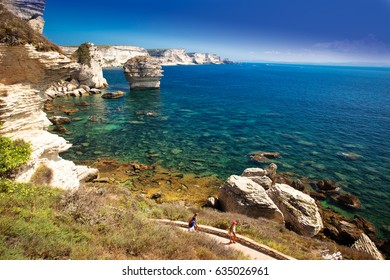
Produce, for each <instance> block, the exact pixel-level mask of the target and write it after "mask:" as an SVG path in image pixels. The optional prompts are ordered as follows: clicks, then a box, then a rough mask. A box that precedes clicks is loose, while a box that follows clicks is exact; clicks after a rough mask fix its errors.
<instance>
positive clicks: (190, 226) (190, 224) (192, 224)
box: [188, 213, 198, 231]
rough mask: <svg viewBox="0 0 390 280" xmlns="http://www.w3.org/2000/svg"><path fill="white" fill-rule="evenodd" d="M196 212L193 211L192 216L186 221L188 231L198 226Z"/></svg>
mask: <svg viewBox="0 0 390 280" xmlns="http://www.w3.org/2000/svg"><path fill="white" fill-rule="evenodd" d="M197 221H198V213H195V214H194V216H193V217H192V218H191V219H190V220H189V222H188V231H195V230H197V228H198V224H197Z"/></svg>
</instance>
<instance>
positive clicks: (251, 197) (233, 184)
mask: <svg viewBox="0 0 390 280" xmlns="http://www.w3.org/2000/svg"><path fill="white" fill-rule="evenodd" d="M218 198H219V202H220V206H221V209H222V210H224V211H228V212H235V213H240V214H244V215H247V216H249V217H254V218H259V217H262V218H267V219H273V220H276V221H278V222H280V223H283V222H284V218H283V214H282V212H280V210H279V209H278V207H277V206H276V205H275V204H274V203H273V202H272V200H271V199H270V198H269V197H268V195H267V193H266V191H265V190H264V188H263V187H261V186H260V185H259V184H257V183H255V182H254V181H252V180H251V179H249V178H246V177H241V176H236V175H232V176H230V177H229V179H228V180H227V181H226V182H225V184H224V185H223V186H222V187H221V188H220V189H219V195H218Z"/></svg>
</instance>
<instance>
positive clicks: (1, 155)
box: [0, 136, 31, 177]
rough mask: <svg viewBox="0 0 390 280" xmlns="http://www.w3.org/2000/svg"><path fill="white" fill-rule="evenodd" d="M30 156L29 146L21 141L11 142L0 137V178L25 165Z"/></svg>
mask: <svg viewBox="0 0 390 280" xmlns="http://www.w3.org/2000/svg"><path fill="white" fill-rule="evenodd" d="M30 154H31V148H30V145H29V144H28V143H26V142H24V141H23V140H16V141H13V140H11V139H10V138H8V137H2V136H0V177H3V176H6V175H8V174H9V173H10V172H12V171H13V170H14V169H16V168H18V167H19V166H21V165H22V164H24V163H26V162H27V161H28V160H29V158H30Z"/></svg>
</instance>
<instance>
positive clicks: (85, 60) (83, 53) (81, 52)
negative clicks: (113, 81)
mask: <svg viewBox="0 0 390 280" xmlns="http://www.w3.org/2000/svg"><path fill="white" fill-rule="evenodd" d="M89 46H90V44H89V43H84V44H82V45H80V46H79V48H78V49H77V50H76V51H75V52H74V53H73V54H72V56H73V57H74V58H75V59H77V62H78V63H80V64H85V65H88V66H91V54H90V52H89Z"/></svg>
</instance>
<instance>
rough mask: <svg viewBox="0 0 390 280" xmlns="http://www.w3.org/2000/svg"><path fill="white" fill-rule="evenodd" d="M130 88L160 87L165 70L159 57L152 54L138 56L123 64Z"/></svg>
mask: <svg viewBox="0 0 390 280" xmlns="http://www.w3.org/2000/svg"><path fill="white" fill-rule="evenodd" d="M123 69H124V71H125V76H126V79H127V81H128V82H129V84H130V89H135V90H144V89H158V88H160V80H161V77H162V76H163V75H162V72H163V70H162V69H161V63H160V61H159V60H158V59H156V58H153V57H151V56H137V57H134V58H131V59H129V60H128V61H127V62H126V63H125V65H124V66H123Z"/></svg>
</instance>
